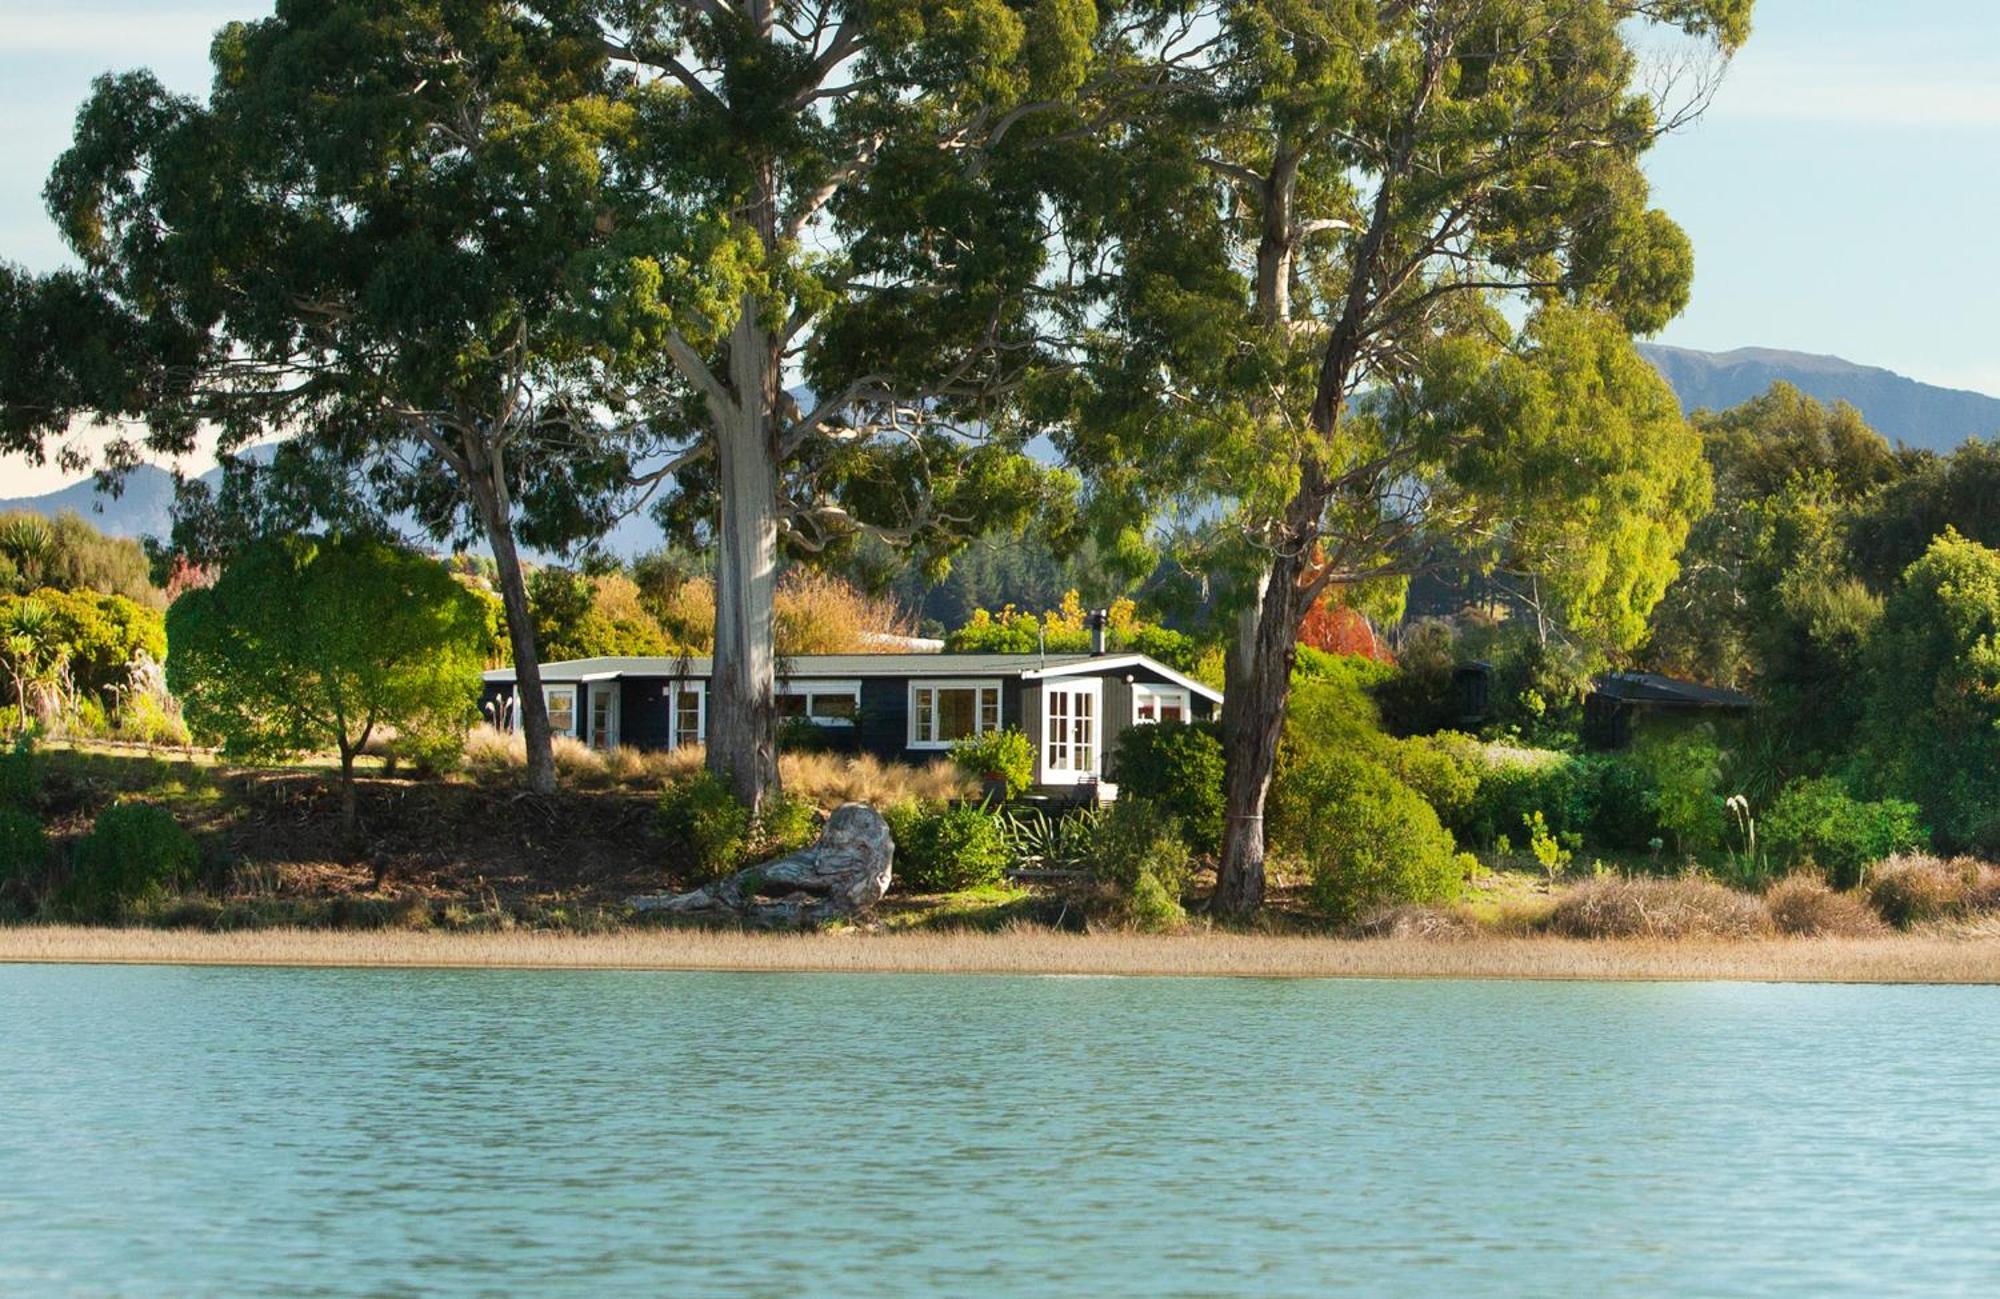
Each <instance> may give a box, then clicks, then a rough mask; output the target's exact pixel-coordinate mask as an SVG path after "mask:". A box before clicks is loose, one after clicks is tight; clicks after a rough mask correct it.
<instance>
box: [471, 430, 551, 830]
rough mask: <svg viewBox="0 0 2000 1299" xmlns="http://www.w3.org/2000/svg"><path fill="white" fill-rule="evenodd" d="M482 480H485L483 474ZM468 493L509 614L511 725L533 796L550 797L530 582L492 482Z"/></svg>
mask: <svg viewBox="0 0 2000 1299" xmlns="http://www.w3.org/2000/svg"><path fill="white" fill-rule="evenodd" d="M481 469H482V471H483V469H484V466H481ZM480 477H481V478H482V479H483V478H484V477H485V475H484V473H483V472H482V473H481V474H480ZM502 487H503V488H504V484H502ZM472 488H473V498H474V500H475V501H476V502H477V503H478V506H479V515H480V521H481V523H483V524H484V525H485V528H486V541H487V544H488V545H490V546H492V547H493V568H494V571H495V572H496V573H497V574H498V576H499V580H500V605H501V608H502V609H503V610H504V611H505V613H506V615H507V641H508V644H509V645H510V646H511V647H512V648H513V651H514V698H515V705H514V725H515V726H516V727H517V728H518V729H519V730H520V732H521V737H522V740H523V742H524V744H525V746H526V748H527V753H528V771H527V777H528V788H529V789H532V790H533V791H535V792H536V793H537V794H553V793H555V792H556V755H555V737H554V735H553V734H552V733H551V732H550V730H549V701H548V700H547V699H545V698H543V697H542V661H541V656H540V654H539V652H538V651H537V650H536V649H535V615H534V611H533V610H532V609H530V608H529V607H528V581H527V578H526V576H525V575H524V574H523V573H522V571H521V552H520V551H518V550H516V549H515V547H514V529H513V525H512V521H511V519H510V518H509V517H508V516H509V514H510V513H511V511H510V510H509V509H508V508H507V503H506V501H505V500H504V499H503V498H501V497H500V496H499V495H498V494H497V492H496V491H495V490H494V487H493V484H491V483H490V482H486V481H476V482H474V483H473V484H472Z"/></svg>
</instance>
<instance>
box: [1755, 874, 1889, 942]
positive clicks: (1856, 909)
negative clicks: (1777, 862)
mask: <svg viewBox="0 0 2000 1299" xmlns="http://www.w3.org/2000/svg"><path fill="white" fill-rule="evenodd" d="M1764 906H1765V907H1766V908H1767V909H1768V910H1769V911H1770V913H1771V923H1772V924H1774V925H1776V926H1777V928H1778V932H1779V933H1781V934H1788V935H1791V936H1792V937H1795V938H1859V937H1865V936H1867V935H1869V934H1879V933H1881V932H1882V930H1883V924H1882V918H1881V917H1880V916H1878V915H1876V914H1875V912H1874V910H1873V909H1872V908H1870V907H1869V905H1868V903H1867V902H1866V901H1864V900H1863V899H1862V898H1861V897H1860V896H1859V895H1858V894H1854V893H1842V892H1839V891H1837V890H1836V889H1834V888H1832V887H1831V886H1830V885H1828V884H1827V882H1826V877H1825V876H1823V875H1819V874H1816V873H1814V872H1811V871H1800V872H1799V873H1798V874H1796V875H1787V876H1785V877H1784V878H1783V879H1781V880H1779V881H1777V882H1776V883H1775V884H1773V885H1771V887H1770V888H1769V889H1767V890H1765V892H1764Z"/></svg>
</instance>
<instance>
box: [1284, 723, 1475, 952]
mask: <svg viewBox="0 0 2000 1299" xmlns="http://www.w3.org/2000/svg"><path fill="white" fill-rule="evenodd" d="M1273 801H1274V804H1275V808H1276V812H1277V815H1276V817H1275V818H1274V821H1275V824H1274V826H1273V838H1274V842H1275V843H1276V844H1277V845H1278V846H1279V847H1280V848H1281V849H1282V850H1283V851H1286V852H1288V853H1291V854H1294V855H1296V856H1298V857H1300V858H1302V859H1303V860H1304V862H1305V864H1306V868H1307V870H1308V872H1309V873H1310V875H1311V879H1312V889H1311V892H1312V900H1313V903H1314V905H1315V906H1317V907H1318V908H1319V909H1320V910H1321V911H1323V912H1325V913H1326V914H1327V915H1329V916H1331V917H1333V918H1334V919H1337V920H1351V919H1353V918H1354V917H1355V916H1356V915H1358V914H1359V913H1360V912H1361V911H1362V910H1364V909H1365V908H1368V907H1371V906H1379V905H1387V904H1393V903H1397V902H1442V901H1446V900H1448V899H1450V898H1451V897H1453V896H1454V895H1456V893H1457V892H1458V888H1459V885H1460V883H1461V882H1462V881H1463V880H1464V879H1465V876H1466V870H1467V866H1468V865H1469V863H1470V859H1469V858H1462V857H1461V856H1460V855H1459V854H1458V853H1457V852H1456V851H1455V850H1454V845H1453V843H1452V837H1451V834H1450V833H1449V832H1448V831H1447V830H1446V829H1445V828H1444V826H1443V825H1441V824H1440V823H1439V822H1438V818H1437V813H1436V812H1434V811H1432V810H1431V806H1430V804H1428V803H1426V802H1424V800H1423V799H1422V798H1419V797H1418V796H1417V793H1416V791H1414V790H1412V789H1411V788H1410V787H1409V786H1408V785H1405V784H1404V783H1403V782H1402V781H1400V780H1397V779H1396V778H1395V777H1394V776H1393V775H1391V774H1390V773H1389V771H1388V770H1387V769H1386V768H1384V767H1382V766H1380V765H1379V764H1376V763H1373V762H1369V761H1367V760H1366V759H1364V758H1360V757H1357V756H1355V755H1353V754H1348V753H1328V754H1324V755H1322V756H1320V757H1318V758H1316V759H1315V760H1313V761H1312V762H1310V763H1307V764H1305V765H1303V766H1299V767H1294V768H1293V769H1292V770H1290V771H1288V772H1286V773H1285V777H1284V779H1283V780H1282V781H1281V782H1280V783H1279V785H1278V788H1277V791H1276V798H1275V799H1274V800H1273Z"/></svg>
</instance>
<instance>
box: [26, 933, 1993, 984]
mask: <svg viewBox="0 0 2000 1299" xmlns="http://www.w3.org/2000/svg"><path fill="white" fill-rule="evenodd" d="M0 962H63V963H111V964H162V965H164V964H174V965H321V966H404V967H423V968H453V967H486V966H490V967H496V968H530V969H660V970H741V971H766V970H768V971H837V972H864V971H872V972H883V973H910V974H918V973H925V974H1072V975H1180V976H1199V977H1228V976H1239V977H1249V978H1341V977H1349V978H1454V979H1556V980H1607V979H1609V980H1703V979H1726V980H1754V981H1784V982H1836V983H2000V936H1996V935H1992V934H1986V935H1982V936H1979V937H1973V938H1961V937H1955V936H1951V935H1947V934H1941V933H1927V934H1898V935H1890V936H1884V937H1876V938H1852V939H1767V940H1752V941H1738V942H1716V941H1706V940H1687V941H1680V942H1664V941H1658V940H1646V939H1640V940H1613V941H1579V940H1574V939H1561V938H1474V939H1467V940H1464V941H1454V942H1434V941H1427V940H1423V939H1396V938H1390V939H1374V940H1359V941H1356V940H1344V939H1333V938H1313V937H1281V936H1276V935H1264V934H1232V933H1221V932H1215V931H1209V932H1204V933H1195V934H1185V935H1171V936H1162V935H1148V934H1108V935H1107V934H1069V933H1060V932H1056V931H1053V930H1045V929H1029V928H1020V929H1013V930H1007V931H1003V932H1000V933H972V932H966V931H944V932H937V931H920V932H898V933H893V934H879V933H833V934H746V933H734V932H716V931H707V930H671V929H668V930H631V931H626V932H624V933H618V934H596V935H582V936H577V935H564V934H556V933H538V932H518V931H517V932H514V933H499V934H463V933H440V932H421V931H419V932H406V931H388V930H384V931H371V932H365V933H357V932H327V931H317V930H294V929H272V930H261V931H256V932H250V933H236V934H217V933H204V932H197V931H189V930H158V929H76V928H57V927H42V926H23V927H15V928H0Z"/></svg>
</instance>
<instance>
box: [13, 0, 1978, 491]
mask: <svg viewBox="0 0 2000 1299" xmlns="http://www.w3.org/2000/svg"><path fill="white" fill-rule="evenodd" d="M267 12H269V7H268V5H260V4H259V3H258V2H257V0H236V2H235V3H229V2H228V0H0V260H6V261H10V262H14V263H16V264H18V265H22V266H26V267H28V268H30V269H32V270H48V269H52V268H54V267H56V266H59V265H62V264H63V263H64V262H65V260H66V257H67V254H66V253H65V251H64V249H63V246H62V243H61V241H60V240H59V239H58V238H57V236H56V232H55V229H54V227H53V225H52V224H51V223H50V222H49V219H48V217H47V214H46V213H45V212H44V211H43V209H42V203H41V197H40V196H41V187H42V182H43V180H44V179H45V178H46V177H47V175H48V171H49V166H50V164H51V163H52V162H54V160H55V158H56V155H57V154H59V153H60V152H61V151H62V149H63V148H64V146H65V145H66V144H67V143H68V140H69V135H70V129H71V126H72V123H73V121H74V118H75V114H76V109H77V107H78V105H79V104H81V102H82V101H83V99H84V97H85V96H86V95H87V94H88V92H89V88H90V80H91V78H92V77H93V76H95V75H96V74H98V73H100V72H103V71H107V70H115V69H126V68H132V67H142V66H143V67H150V68H152V69H153V71H154V72H155V73H157V74H158V75H159V76H160V78H161V79H162V80H163V81H165V82H166V84H167V85H168V86H170V87H171V88H173V89H176V90H181V91H186V92H189V93H200V92H201V91H203V90H204V89H205V88H206V86H207V82H208V75H207V72H208V64H207V51H208V40H209V37H210V35H211V34H212V33H213V32H214V30H215V29H216V28H217V27H218V26H220V25H221V24H222V23H224V22H226V21H228V20H229V19H231V18H247V17H256V16H259V15H260V14H262V13H267ZM1755 22H1756V30H1755V31H1754V33H1753V35H1752V36H1751V39H1750V42H1749V44H1748V45H1747V46H1745V47H1744V49H1743V51H1742V53H1740V54H1739V55H1738V56H1737V57H1736V59H1735V61H1734V63H1733V64H1732V65H1731V67H1730V68H1729V70H1728V72H1727V74H1726V77H1725V79H1724V81H1723V83H1722V86H1721V89H1720V91H1719V92H1718V93H1717V95H1716V96H1715V99H1714V101H1713V103H1712V104H1711V105H1710V107H1709V110H1708V112H1707V114H1706V115H1705V116H1704V117H1703V118H1702V119H1701V120H1700V121H1699V122H1697V123H1696V124H1695V125H1693V126H1692V127H1690V128H1688V129H1687V130H1685V131H1683V132H1682V133H1680V134H1679V135H1676V136H1673V137H1670V138H1669V139H1668V140H1666V141H1665V142H1664V143H1662V144H1661V145H1660V146H1658V147H1657V148H1656V149H1655V150H1654V152H1653V154H1652V156H1651V158H1650V160H1649V163H1648V167H1647V170H1648V173H1649V174H1650V176H1651V177H1652V181H1653V189H1654V198H1655V201H1656V202H1657V203H1658V205H1659V206H1661V207H1663V208H1665V209H1666V211H1667V212H1668V213H1669V214H1671V215H1672V216H1673V217H1674V218H1675V219H1676V220H1677V221H1679V222H1680V224H1681V225H1682V227H1683V228H1684V229H1686V230H1687V232H1688V235H1689V237H1690V238H1691V239H1692V240H1693V242H1694V248H1695V284H1694V296H1693V300H1692V301H1691V302H1690V304H1689V306H1688V309H1687V311H1686V312H1685V313H1684V314H1683V315H1682V316H1681V317H1680V318H1679V319H1678V320H1676V321H1675V322H1674V323H1673V324H1672V325H1670V326H1668V328H1667V329H1666V330H1665V331H1664V332H1663V333H1662V334H1661V335H1660V341H1662V342H1666V343H1674V344H1678V345H1680V346H1684V347H1696V348H1703V349H1707V350H1712V351H1725V350H1728V349H1730V348H1734V347H1780V348H1789V349H1792V350H1795V351H1802V352H1824V353H1831V354H1833V355H1836V356H1841V357H1845V358H1846V359H1848V360H1850V361H1856V362H1860V363H1862V364H1865V365H1879V366H1884V367H1887V368H1888V369H1891V370H1895V371H1897V372H1899V373H1901V374H1906V375H1908V376H1910V377H1911V378H1913V379H1920V380H1922V381H1924V382H1926V383H1935V384H1942V385H1945V386H1947V387H1954V388H1971V389H1975V390H1978V391H1983V392H1987V393H1992V394H1994V395H1996V396H2000V325H1996V321H1995V304H2000V239H1996V237H1995V234H1994V232H1995V230H1996V229H2000V165H1996V159H2000V4H1995V3H1994V0H1897V2H1895V3H1884V0H1757V9H1756V20H1755ZM184 467H188V468H192V469H199V468H201V467H203V466H201V465H200V464H198V463H192V464H189V465H187V466H184ZM70 478H71V475H67V474H65V473H63V472H62V471H61V470H60V469H58V468H57V467H56V466H54V465H53V464H51V465H46V466H40V467H36V466H32V465H29V464H28V463H26V462H25V461H23V460H21V459H20V458H18V457H5V458H0V496H17V495H26V494H30V493H36V492H42V491H48V490H50V489H52V488H54V487H57V486H60V485H62V484H63V483H65V482H67V481H69V480H70Z"/></svg>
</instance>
